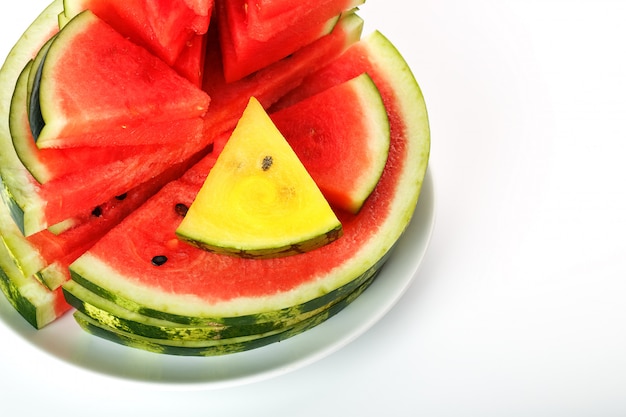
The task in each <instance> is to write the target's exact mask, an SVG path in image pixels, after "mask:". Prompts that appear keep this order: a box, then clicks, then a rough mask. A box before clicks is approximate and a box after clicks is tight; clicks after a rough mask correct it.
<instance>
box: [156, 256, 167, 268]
mask: <svg viewBox="0 0 626 417" xmlns="http://www.w3.org/2000/svg"><path fill="white" fill-rule="evenodd" d="M165 262H167V256H165V255H158V256H155V257H154V258H152V265H154V266H161V265H163V264H164V263H165Z"/></svg>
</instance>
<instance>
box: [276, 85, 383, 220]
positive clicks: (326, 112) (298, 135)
mask: <svg viewBox="0 0 626 417" xmlns="http://www.w3.org/2000/svg"><path fill="white" fill-rule="evenodd" d="M270 116H271V118H272V120H273V121H274V123H275V124H276V127H278V130H280V132H281V133H282V134H283V135H284V136H285V138H286V139H287V141H288V142H289V144H290V145H291V147H292V148H293V149H294V151H295V152H296V154H297V155H298V157H299V158H300V160H301V161H302V163H303V164H304V166H305V167H306V169H307V171H308V172H309V173H310V174H311V176H312V177H313V179H314V180H315V182H316V183H317V185H318V186H319V187H320V190H321V191H322V193H323V194H324V196H325V197H326V198H327V199H328V201H329V202H330V203H331V204H332V205H333V206H335V207H339V208H341V209H344V210H347V211H349V212H351V213H357V212H358V211H359V210H360V208H361V206H362V205H363V203H364V202H365V199H366V198H367V197H368V196H369V195H370V193H371V192H372V190H374V187H375V186H376V184H377V183H378V180H379V178H380V176H381V175H382V172H383V169H384V168H385V163H386V162H387V155H388V154H389V120H388V118H387V111H386V109H385V105H384V103H383V101H382V98H381V96H380V93H379V92H378V89H377V88H376V85H375V84H374V83H373V82H372V80H371V78H370V77H369V76H368V75H367V74H365V73H364V74H361V75H360V76H357V77H355V78H353V79H352V80H349V81H346V82H344V83H341V84H339V85H337V86H334V87H332V88H329V89H327V90H325V91H323V92H321V93H319V94H317V95H314V96H312V97H309V98H307V99H305V100H303V101H301V102H298V103H296V104H294V105H293V106H290V107H288V108H286V109H283V110H282V111H278V112H276V113H272V114H271V115H270Z"/></svg>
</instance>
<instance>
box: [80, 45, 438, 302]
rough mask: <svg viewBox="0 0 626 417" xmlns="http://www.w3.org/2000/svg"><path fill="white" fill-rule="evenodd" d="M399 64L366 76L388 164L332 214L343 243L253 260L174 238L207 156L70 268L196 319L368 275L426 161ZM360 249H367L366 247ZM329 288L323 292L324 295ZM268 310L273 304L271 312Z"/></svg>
mask: <svg viewBox="0 0 626 417" xmlns="http://www.w3.org/2000/svg"><path fill="white" fill-rule="evenodd" d="M384 48H387V46H385V47H384ZM384 48H383V50H382V52H381V50H380V49H376V48H371V49H368V48H362V47H361V48H360V49H359V50H360V51H361V52H363V53H365V54H366V56H365V57H360V56H358V55H356V54H350V55H348V56H351V57H352V58H351V59H350V64H351V65H347V66H346V68H344V69H337V71H341V72H350V73H352V72H357V73H361V72H363V71H364V70H365V69H371V67H370V66H369V65H365V66H364V65H363V63H366V64H367V63H369V61H370V60H373V61H375V60H377V59H380V60H381V61H382V62H384V61H386V60H387V59H388V58H387V57H386V56H385V54H386V50H385V49H384ZM355 50H356V49H355ZM379 53H380V55H379V56H372V54H379ZM368 55H369V56H368ZM394 60H395V62H398V61H399V60H401V58H400V57H398V56H395V57H394ZM390 65H393V64H390ZM405 68H406V66H405V64H403V63H402V67H400V64H399V65H398V66H397V68H392V70H389V69H390V68H387V70H384V69H382V70H381V71H379V72H377V71H373V72H375V73H376V75H377V78H376V79H377V82H378V84H379V85H380V86H381V87H382V88H381V94H382V95H383V99H384V102H385V103H386V107H387V108H388V110H389V112H390V115H392V117H390V124H391V130H392V132H393V134H392V137H391V141H392V143H391V146H390V150H389V159H388V160H389V162H388V164H387V166H386V169H385V171H384V172H383V175H382V176H381V178H380V181H379V183H378V185H377V186H376V188H375V189H374V191H373V193H372V194H371V195H370V198H369V199H368V200H367V201H366V202H365V204H364V205H363V207H362V209H361V211H360V212H359V213H358V214H357V215H352V214H348V213H345V212H340V213H339V216H340V220H341V222H342V225H343V229H344V235H343V237H342V238H340V239H338V240H336V241H335V242H333V243H331V244H329V245H326V246H324V247H322V248H319V249H317V250H314V251H311V252H307V253H304V254H299V255H295V256H290V257H284V258H273V259H262V260H250V259H242V258H236V257H231V256H223V255H216V254H212V253H209V252H206V251H203V250H200V249H196V248H194V247H192V246H190V245H187V244H184V243H182V242H180V241H179V240H178V239H177V238H176V237H175V229H176V228H177V226H178V224H179V223H180V220H181V217H180V216H181V210H177V207H183V208H184V206H188V205H190V204H191V202H192V201H193V199H194V198H195V195H196V193H197V192H198V190H199V188H200V187H201V185H202V183H203V178H204V177H205V176H206V171H207V170H208V169H210V167H211V164H212V161H213V160H212V159H210V158H209V159H205V160H203V161H202V162H201V163H200V164H198V165H197V166H196V167H194V168H193V169H192V170H190V171H189V173H188V174H186V175H185V176H183V177H182V179H181V180H180V181H178V182H176V183H172V184H170V185H168V186H166V187H164V188H163V190H162V191H161V192H160V193H158V194H157V195H156V196H155V197H154V198H152V199H151V200H149V201H148V202H147V203H146V204H145V205H144V206H142V207H141V208H140V209H139V210H137V211H136V212H134V213H133V214H132V215H131V216H129V217H128V218H127V219H125V221H124V222H122V223H121V224H120V226H118V227H116V228H114V229H113V230H112V231H111V232H109V233H108V234H107V235H105V236H104V237H103V239H101V240H100V241H99V242H98V243H97V244H96V245H94V247H93V248H92V249H90V250H89V251H88V252H87V253H86V254H85V255H83V256H82V257H81V258H79V259H78V260H77V261H76V262H75V263H74V264H73V265H72V266H71V269H72V270H73V271H74V272H75V273H76V274H78V275H80V276H82V277H83V279H85V280H87V281H91V282H92V283H93V284H95V285H96V286H98V287H100V288H105V289H106V290H107V291H110V292H111V293H115V294H116V297H117V298H118V299H120V298H124V299H126V300H132V302H134V303H137V304H139V305H142V306H148V307H149V308H154V309H159V308H162V307H161V306H162V304H161V303H165V302H166V301H165V300H167V305H168V307H172V306H174V307H172V308H175V309H177V310H178V309H179V310H178V311H184V312H188V311H190V310H192V309H194V308H196V309H197V310H195V311H199V312H200V313H201V314H202V313H204V314H210V313H211V311H213V310H212V308H213V306H217V307H216V308H217V309H218V310H220V305H221V303H229V302H234V303H235V304H237V303H236V300H245V303H244V302H242V304H238V305H239V307H240V309H239V310H238V312H239V314H246V312H248V313H252V314H254V312H258V311H260V310H262V309H263V308H268V307H267V305H266V303H267V298H266V297H269V298H272V297H275V296H276V297H278V298H280V297H279V296H278V295H279V294H281V295H284V296H285V297H287V295H286V294H290V293H292V292H293V291H296V292H297V291H298V289H300V288H302V287H303V286H305V287H306V285H307V284H311V283H312V282H315V281H316V279H317V278H318V277H322V276H329V277H331V278H328V279H329V282H328V285H329V286H333V287H334V286H336V285H342V284H345V280H349V279H352V278H353V277H352V276H351V274H347V275H346V274H345V272H343V273H342V272H341V271H343V270H344V268H346V267H347V266H346V265H350V266H351V267H353V268H364V270H367V268H368V265H367V263H368V262H371V263H375V262H376V261H377V260H378V259H380V258H381V257H382V256H383V254H384V253H386V251H387V250H389V248H390V247H391V246H392V245H393V243H394V242H395V241H396V240H397V238H398V237H399V235H400V233H402V231H403V230H404V227H406V224H408V221H409V219H410V217H411V215H412V213H413V210H414V207H415V203H416V201H417V197H418V194H419V188H420V184H421V180H422V178H423V175H424V173H425V169H426V161H427V156H428V155H427V152H428V135H427V131H428V128H427V121H426V120H425V110H424V109H423V107H422V104H423V101H422V100H421V93H420V91H419V87H417V85H416V83H415V81H414V79H412V75H410V72H406V71H405ZM403 74H404V75H403ZM336 76H337V77H338V78H344V77H345V75H341V76H339V75H338V74H336ZM409 76H410V78H409ZM424 123H425V124H424ZM355 169H358V167H355ZM399 190H403V191H406V194H405V193H404V192H399ZM409 190H411V191H409ZM183 211H184V210H183ZM399 225H401V226H399ZM368 247H369V248H370V249H369V250H367V249H365V248H368ZM372 247H374V248H376V249H372ZM363 251H364V252H363ZM155 256H159V257H160V256H164V257H166V258H161V260H163V259H167V261H166V262H165V263H162V264H161V265H160V266H155V265H153V264H152V263H151V260H152V259H153V258H154V257H155ZM362 258H366V259H362ZM354 264H358V267H357V266H355V265H354ZM348 268H349V267H348ZM316 285H320V284H316ZM331 289H332V287H330V288H329V287H325V288H324V291H330V290H331ZM316 294H317V295H316V296H319V293H316ZM309 295H311V294H309ZM287 298H288V297H287ZM283 301H285V300H284V299H283ZM287 302H288V301H287ZM277 307H279V306H278V305H277V304H273V305H272V306H271V308H272V309H275V308H277Z"/></svg>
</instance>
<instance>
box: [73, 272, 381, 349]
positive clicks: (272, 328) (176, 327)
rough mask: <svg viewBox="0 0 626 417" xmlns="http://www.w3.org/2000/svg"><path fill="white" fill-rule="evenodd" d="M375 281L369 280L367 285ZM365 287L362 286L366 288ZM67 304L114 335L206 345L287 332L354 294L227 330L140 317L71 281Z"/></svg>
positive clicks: (213, 324) (223, 326)
mask: <svg viewBox="0 0 626 417" xmlns="http://www.w3.org/2000/svg"><path fill="white" fill-rule="evenodd" d="M372 279H374V277H370V278H368V280H366V282H367V281H369V280H372ZM363 284H364V283H362V284H361V285H363ZM63 292H64V296H65V299H66V300H67V302H68V303H69V304H70V305H71V306H72V307H74V308H75V309H76V310H77V311H80V312H81V313H82V314H84V315H85V316H87V317H90V318H91V319H92V320H94V321H96V322H98V323H99V324H100V325H102V326H106V327H110V328H112V329H113V330H114V331H122V332H126V333H130V334H133V335H136V336H142V337H147V338H151V339H161V340H178V341H207V340H226V339H229V340H231V341H234V339H235V338H241V337H245V336H252V335H258V334H268V335H269V333H270V332H281V331H285V330H286V329H288V328H289V327H292V326H295V325H296V324H298V323H299V322H302V321H303V320H306V319H308V318H310V317H312V316H315V315H318V314H320V313H322V312H323V311H325V310H327V309H329V308H330V307H332V306H333V305H335V304H337V303H339V302H341V301H342V300H344V299H345V298H346V297H348V296H350V294H351V293H348V294H341V295H340V296H338V297H337V298H335V299H333V300H331V301H330V302H329V303H328V304H326V305H324V306H322V307H319V308H317V309H314V310H310V311H307V312H304V313H302V314H300V315H296V316H293V317H287V318H285V319H283V320H277V321H265V322H257V323H251V324H247V325H237V326H228V325H224V324H220V323H205V325H203V326H193V325H183V324H180V323H175V322H171V321H167V320H161V319H155V318H153V317H148V316H144V315H142V314H140V313H137V312H133V311H129V310H126V309H124V308H122V307H120V306H119V305H117V304H115V303H113V302H111V301H110V300H107V299H104V298H102V297H99V296H98V295H97V294H95V293H93V292H91V291H89V290H88V289H86V288H85V287H83V286H81V285H80V284H78V283H77V282H75V281H69V282H68V283H66V284H65V285H64V287H63Z"/></svg>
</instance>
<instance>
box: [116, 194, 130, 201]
mask: <svg viewBox="0 0 626 417" xmlns="http://www.w3.org/2000/svg"><path fill="white" fill-rule="evenodd" d="M127 196H128V194H127V193H124V194H120V195H118V196H115V199H116V200H124V199H125V198H126V197H127Z"/></svg>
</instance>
